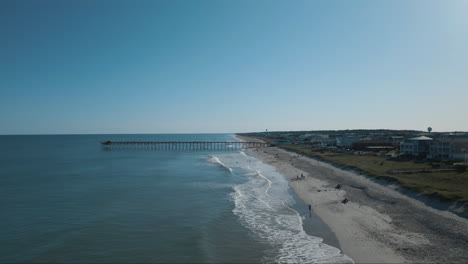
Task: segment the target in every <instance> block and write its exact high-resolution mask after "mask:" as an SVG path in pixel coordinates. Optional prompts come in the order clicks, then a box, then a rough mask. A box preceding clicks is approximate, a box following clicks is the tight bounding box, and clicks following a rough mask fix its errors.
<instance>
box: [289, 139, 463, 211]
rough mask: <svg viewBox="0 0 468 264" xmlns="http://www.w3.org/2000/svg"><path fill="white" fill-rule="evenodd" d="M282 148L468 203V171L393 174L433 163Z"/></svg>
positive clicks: (308, 148) (409, 187)
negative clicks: (391, 171)
mask: <svg viewBox="0 0 468 264" xmlns="http://www.w3.org/2000/svg"><path fill="white" fill-rule="evenodd" d="M280 147H281V148H283V149H287V150H291V151H294V152H297V153H300V154H304V155H307V156H311V157H315V158H319V159H321V160H324V161H328V162H332V163H334V164H337V165H341V166H345V167H349V168H354V169H358V170H359V171H361V173H363V174H366V175H368V176H370V177H377V178H384V179H387V180H394V181H397V182H399V183H400V184H401V185H402V186H403V187H406V188H408V189H411V190H414V191H416V192H419V193H422V194H424V195H429V196H435V197H438V198H441V199H444V200H448V201H457V202H463V203H465V205H468V171H467V172H462V173H460V172H454V171H453V172H452V171H451V172H430V173H427V172H426V173H425V172H413V173H410V174H392V173H390V172H389V171H390V170H405V169H415V170H417V169H431V166H430V165H429V164H425V163H415V162H413V161H390V160H387V159H386V158H385V157H380V156H374V155H354V154H348V153H336V152H331V151H321V150H319V149H312V148H311V147H310V146H305V145H281V146H280Z"/></svg>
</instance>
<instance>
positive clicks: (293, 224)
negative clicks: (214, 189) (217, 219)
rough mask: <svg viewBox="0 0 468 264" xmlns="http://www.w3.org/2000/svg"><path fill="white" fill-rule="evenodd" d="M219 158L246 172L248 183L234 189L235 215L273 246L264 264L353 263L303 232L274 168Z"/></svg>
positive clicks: (247, 158) (236, 158)
mask: <svg viewBox="0 0 468 264" xmlns="http://www.w3.org/2000/svg"><path fill="white" fill-rule="evenodd" d="M220 157H221V159H222V160H223V162H225V163H226V164H227V165H228V166H232V167H240V168H242V169H244V171H245V173H244V174H243V175H244V177H245V178H246V181H245V182H244V183H241V184H236V185H234V186H233V190H234V191H233V193H231V197H232V200H233V202H234V204H235V208H234V209H233V213H234V214H235V215H236V216H238V217H239V220H240V222H241V223H242V224H243V225H244V226H246V227H247V228H249V229H250V230H252V232H253V233H254V234H256V235H257V236H258V237H260V238H261V239H262V240H264V241H267V242H268V243H269V244H270V245H272V248H273V249H272V251H271V252H268V254H266V256H265V257H264V261H265V262H280V263H353V261H352V259H351V258H349V257H348V256H346V255H344V254H342V253H341V251H340V250H339V249H337V248H335V247H332V246H329V245H327V244H324V243H323V239H322V238H319V237H314V236H310V235H308V234H307V233H306V232H305V231H304V229H303V226H302V218H301V216H300V214H299V213H298V212H297V211H296V210H294V209H293V208H292V207H291V205H292V204H293V203H294V199H293V197H292V196H291V195H290V194H289V193H288V188H289V187H288V182H287V180H286V179H285V178H284V177H283V176H282V175H281V174H279V173H277V172H276V171H275V170H274V168H273V167H271V166H269V165H266V164H264V163H262V162H261V161H259V160H258V159H256V158H254V157H251V156H248V155H246V154H245V153H236V154H230V155H225V156H220ZM218 160H219V159H218ZM219 163H220V164H223V163H222V162H221V161H219ZM224 166H226V165H224Z"/></svg>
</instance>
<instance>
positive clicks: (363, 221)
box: [239, 137, 468, 263]
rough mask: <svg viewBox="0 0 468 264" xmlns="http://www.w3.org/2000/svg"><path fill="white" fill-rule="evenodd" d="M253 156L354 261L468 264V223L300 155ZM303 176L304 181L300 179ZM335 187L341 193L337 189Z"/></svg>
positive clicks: (265, 152)
mask: <svg viewBox="0 0 468 264" xmlns="http://www.w3.org/2000/svg"><path fill="white" fill-rule="evenodd" d="M239 138H241V139H245V137H239ZM252 140H253V139H251V138H249V141H252ZM252 153H254V154H256V155H257V156H258V157H259V158H260V159H262V160H263V161H264V162H266V163H268V164H271V165H272V166H274V167H275V168H276V169H277V170H278V172H280V173H281V174H283V175H285V176H287V177H289V178H290V186H291V187H292V189H293V190H294V192H295V193H296V194H297V195H298V196H299V197H300V198H301V199H302V200H303V201H304V202H305V203H306V204H311V205H312V209H313V211H314V213H315V214H317V215H318V216H319V217H320V218H321V219H322V220H323V221H324V222H325V223H326V224H327V225H328V226H329V227H330V229H331V230H332V231H333V232H334V233H335V235H336V237H337V239H338V241H339V244H340V248H341V249H342V250H343V252H344V253H345V254H346V255H348V256H350V257H351V258H353V260H354V261H355V262H357V263H415V262H419V263H433V262H444V263H454V262H459V263H466V262H467V261H468V219H465V218H461V217H459V216H456V215H454V214H452V213H450V212H447V211H440V210H437V209H434V208H431V207H429V206H427V205H425V204H423V203H422V202H420V201H417V200H415V199H413V198H410V197H408V196H405V195H403V194H401V193H399V192H398V191H396V190H394V189H393V188H391V187H389V186H384V185H381V184H378V183H376V182H373V181H371V180H369V179H368V178H366V177H365V176H363V175H359V174H356V173H353V172H350V171H345V170H342V169H339V168H336V167H334V166H332V165H330V164H327V163H324V162H320V161H317V160H314V159H312V158H308V157H304V156H299V155H298V154H296V153H292V152H288V151H285V150H282V149H279V148H275V147H269V148H259V149H258V151H255V150H252ZM301 174H303V175H304V176H305V179H300V180H297V176H298V175H299V176H300V175H301ZM337 184H341V185H342V188H341V189H336V188H335V187H336V185H337ZM345 198H346V199H348V200H349V202H347V203H346V204H344V203H342V200H343V199H345Z"/></svg>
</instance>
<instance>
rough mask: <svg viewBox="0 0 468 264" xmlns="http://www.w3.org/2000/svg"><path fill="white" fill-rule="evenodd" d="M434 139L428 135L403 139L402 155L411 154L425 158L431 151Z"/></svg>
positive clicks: (401, 144) (401, 145)
mask: <svg viewBox="0 0 468 264" xmlns="http://www.w3.org/2000/svg"><path fill="white" fill-rule="evenodd" d="M432 141H433V139H432V138H430V137H426V136H419V137H413V138H409V139H406V140H403V141H401V143H400V155H410V156H415V157H422V158H425V157H426V156H427V155H428V154H429V153H430V146H431V143H432Z"/></svg>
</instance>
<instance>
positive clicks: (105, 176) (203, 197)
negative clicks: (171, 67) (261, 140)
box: [0, 134, 351, 263]
mask: <svg viewBox="0 0 468 264" xmlns="http://www.w3.org/2000/svg"><path fill="white" fill-rule="evenodd" d="M106 140H114V141H119V140H121V141H127V140H128V141H234V140H236V139H235V138H234V136H233V135H228V134H206V135H202V134H194V135H188V134H184V135H51V136H0V146H1V149H0V212H1V221H0V262H2V263H5V262H8V263H11V262H60V263H63V262H73V263H77V262H79V263H96V262H102V263H104V262H105V263H109V262H132V263H143V262H152V263H154V262H165V263H167V262H183V263H186V262H197V263H206V262H215V263H219V262H223V263H226V262H234V263H253V262H255V263H258V262H291V263H298V262H307V263H311V262H315V263H323V262H333V263H337V262H351V259H349V258H348V257H347V256H345V255H343V254H342V253H341V252H340V251H339V250H338V249H337V248H335V247H332V246H329V245H327V244H325V243H324V242H323V239H322V238H320V237H318V236H314V235H310V233H309V234H308V233H306V232H305V231H304V227H303V225H304V221H308V220H307V219H306V217H305V216H304V213H301V212H300V210H299V209H297V207H298V201H297V200H295V199H294V197H293V194H292V193H291V191H290V190H289V188H288V182H287V180H286V179H285V178H284V177H283V176H282V175H280V174H278V173H277V172H276V171H275V170H274V168H273V167H271V166H269V165H266V164H263V163H262V162H261V161H259V160H258V159H257V158H256V157H255V156H254V155H251V154H249V153H248V152H246V151H243V150H232V151H215V150H206V151H102V150H101V148H100V144H99V142H102V141H106ZM300 207H301V208H302V207H303V206H302V205H301V206H300ZM311 225H312V229H314V228H313V226H314V224H311ZM317 225H318V224H317ZM309 228H310V227H309ZM317 233H320V232H318V231H317Z"/></svg>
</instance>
